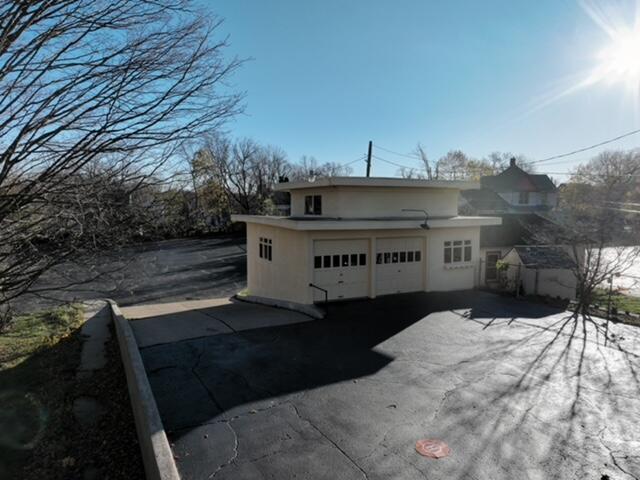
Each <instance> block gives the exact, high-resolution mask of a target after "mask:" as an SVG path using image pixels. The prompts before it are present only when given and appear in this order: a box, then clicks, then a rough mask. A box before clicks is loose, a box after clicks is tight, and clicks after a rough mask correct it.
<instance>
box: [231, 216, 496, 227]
mask: <svg viewBox="0 0 640 480" xmlns="http://www.w3.org/2000/svg"><path fill="white" fill-rule="evenodd" d="M231 220H233V221H234V222H246V223H258V224H262V225H271V226H274V227H280V228H287V229H289V230H422V229H423V227H422V225H423V224H424V217H422V218H411V217H409V218H406V217H405V218H388V217H385V218H331V217H325V218H321V217H320V218H314V219H304V218H300V217H293V218H292V217H275V216H269V215H231ZM501 223H502V219H501V218H500V217H466V216H455V217H447V218H443V217H440V218H430V219H429V220H428V222H427V224H428V225H429V228H433V229H436V228H456V227H458V228H460V227H482V226H487V225H500V224H501Z"/></svg>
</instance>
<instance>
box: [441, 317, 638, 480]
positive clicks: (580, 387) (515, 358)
mask: <svg viewBox="0 0 640 480" xmlns="http://www.w3.org/2000/svg"><path fill="white" fill-rule="evenodd" d="M465 316H466V318H468V319H469V320H472V321H476V319H475V318H474V317H473V315H472V314H470V313H467V314H466V315H465ZM515 322H516V323H518V324H520V325H519V328H518V330H519V331H521V332H523V331H526V333H524V334H522V333H521V334H518V335H509V334H508V330H505V329H504V328H499V327H504V326H506V325H507V324H511V325H512V322H506V321H505V320H504V319H503V320H502V321H501V320H498V321H496V319H493V320H492V321H490V322H489V323H486V324H485V327H484V328H487V329H489V330H490V329H492V328H494V329H496V332H497V334H498V337H496V338H494V339H493V341H492V346H493V347H494V348H490V352H489V356H488V357H487V355H486V354H479V355H477V356H476V357H472V358H470V359H467V360H465V362H464V364H462V363H461V364H459V365H456V366H455V367H454V368H456V369H457V374H458V375H460V376H461V377H462V378H465V377H467V378H472V379H473V380H471V381H470V382H468V383H465V382H463V383H461V384H460V385H459V387H458V388H457V390H456V391H455V392H453V394H452V395H450V396H449V397H448V398H447V402H446V403H445V404H444V405H443V407H442V409H441V410H440V412H439V416H440V417H441V418H443V419H445V418H446V420H443V421H444V423H445V424H446V425H447V429H448V431H449V432H450V435H451V438H456V439H460V438H463V437H465V436H467V437H468V436H470V435H472V436H475V437H476V441H474V442H473V443H474V447H473V449H472V452H467V456H468V458H469V460H468V461H467V462H466V464H465V467H464V471H463V472H460V473H461V474H462V475H461V477H464V474H468V475H473V474H474V472H476V471H477V470H478V465H477V460H478V459H479V458H483V459H487V458H500V459H502V460H501V461H506V462H508V463H509V464H510V465H512V466H514V465H515V466H519V468H520V469H521V474H522V476H523V477H522V478H526V477H527V476H529V474H530V473H531V472H532V471H534V472H535V471H536V470H538V472H544V473H543V474H541V476H542V477H544V478H597V479H599V478H635V479H637V478H640V456H638V453H637V450H638V446H640V430H638V428H637V426H638V425H640V372H639V370H638V365H639V361H640V356H639V355H638V352H634V351H630V350H628V349H626V348H625V347H624V344H623V340H624V338H623V336H621V335H620V334H619V333H618V334H616V333H613V334H612V332H611V331H609V338H607V339H606V346H605V338H606V337H605V335H606V334H607V333H606V332H607V329H606V323H605V321H604V320H602V319H598V318H593V317H590V316H583V315H577V314H570V313H568V312H565V313H563V314H559V315H555V316H554V317H552V318H551V321H549V322H545V323H544V325H536V324H532V323H531V322H528V323H527V322H526V321H523V320H520V319H519V320H516V321H515ZM482 323H484V322H482ZM618 330H619V331H624V332H626V334H627V335H638V332H637V331H634V330H633V327H626V328H625V327H619V329H618ZM489 359H490V361H491V362H492V364H493V365H496V364H497V365H499V367H498V368H497V369H493V370H490V371H488V372H487V373H486V375H482V376H471V375H470V374H469V373H468V370H470V368H469V365H474V364H475V368H476V369H477V368H478V366H479V365H480V368H482V366H483V365H485V366H486V365H487V361H488V360H489ZM471 369H473V368H471ZM478 407H479V408H478ZM620 475H623V477H620ZM534 477H535V475H534Z"/></svg>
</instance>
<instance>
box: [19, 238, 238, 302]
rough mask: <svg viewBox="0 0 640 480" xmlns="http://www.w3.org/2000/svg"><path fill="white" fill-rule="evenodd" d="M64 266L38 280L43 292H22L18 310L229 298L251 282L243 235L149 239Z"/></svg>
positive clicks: (38, 287) (37, 287) (39, 287)
mask: <svg viewBox="0 0 640 480" xmlns="http://www.w3.org/2000/svg"><path fill="white" fill-rule="evenodd" d="M78 261H79V262H80V263H79V264H78V265H60V266H58V267H56V268H54V269H53V270H52V271H50V272H47V274H45V275H44V276H43V277H42V278H41V279H40V280H39V281H38V282H37V284H36V285H35V287H34V288H35V289H37V290H40V289H46V290H45V291H42V292H41V295H39V296H36V295H23V296H22V297H21V298H20V299H18V301H17V302H16V305H15V307H16V308H17V309H18V310H26V311H32V310H36V309H38V308H44V307H46V306H49V305H51V304H55V303H59V302H61V301H62V302H64V301H82V300H87V299H95V298H111V299H113V300H115V301H116V302H118V305H120V306H121V307H122V306H128V305H141V304H154V303H159V302H163V303H167V302H181V301H189V300H196V299H208V298H216V297H229V296H231V295H233V294H235V293H237V292H239V291H240V290H242V289H243V288H245V286H246V272H247V259H246V248H245V239H244V238H243V237H239V236H227V237H216V238H190V239H178V240H166V241H161V242H153V243H145V244H141V245H138V246H134V247H128V248H125V249H122V250H120V251H114V252H111V253H109V254H105V255H103V256H102V257H100V258H91V259H78Z"/></svg>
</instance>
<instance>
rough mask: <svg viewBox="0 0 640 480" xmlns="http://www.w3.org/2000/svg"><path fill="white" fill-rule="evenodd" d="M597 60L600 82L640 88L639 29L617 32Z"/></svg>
mask: <svg viewBox="0 0 640 480" xmlns="http://www.w3.org/2000/svg"><path fill="white" fill-rule="evenodd" d="M599 59H600V62H601V63H600V65H599V66H598V67H597V70H598V71H599V76H601V79H602V80H609V81H611V82H615V81H624V82H625V83H628V84H629V85H630V86H635V87H638V86H640V29H635V30H631V31H624V32H618V35H617V36H616V38H614V39H613V41H612V42H611V44H610V45H608V46H607V47H605V48H604V49H602V51H601V52H600V55H599Z"/></svg>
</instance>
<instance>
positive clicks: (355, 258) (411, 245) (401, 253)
mask: <svg viewBox="0 0 640 480" xmlns="http://www.w3.org/2000/svg"><path fill="white" fill-rule="evenodd" d="M424 243H425V239H424V237H396V238H376V239H375V240H374V239H342V240H314V242H313V251H314V256H313V283H314V285H315V286H317V287H319V288H321V289H324V290H326V291H327V294H328V298H329V300H339V299H347V298H360V297H368V296H371V295H372V294H374V295H387V294H393V293H405V292H415V291H420V290H423V289H424V278H425V271H424V265H425V254H424ZM372 245H375V246H374V248H373V249H372ZM372 250H374V251H375V254H374V255H371V252H372ZM372 260H373V261H372ZM371 268H374V271H373V272H372V271H371ZM372 274H373V275H372ZM372 283H373V285H374V286H375V291H374V292H372V291H371V289H370V285H371V284H372ZM321 300H324V293H323V292H322V291H321V290H319V289H315V291H314V301H321Z"/></svg>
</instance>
